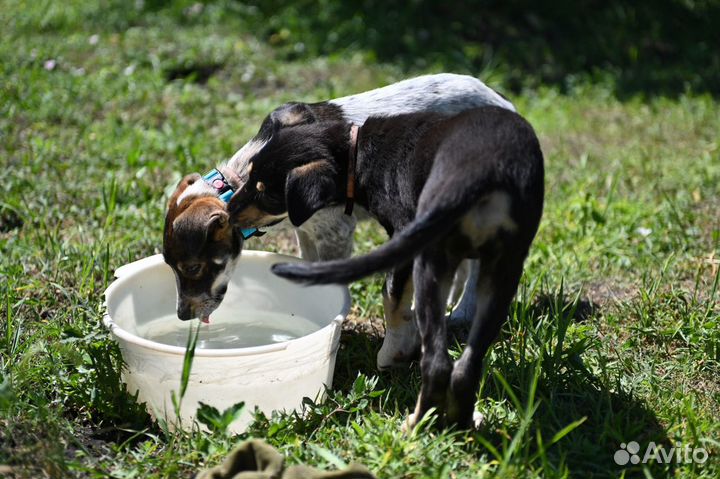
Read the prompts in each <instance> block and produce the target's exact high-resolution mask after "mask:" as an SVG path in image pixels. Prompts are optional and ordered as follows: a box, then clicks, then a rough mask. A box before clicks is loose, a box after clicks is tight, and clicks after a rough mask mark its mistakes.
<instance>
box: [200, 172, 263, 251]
mask: <svg viewBox="0 0 720 479" xmlns="http://www.w3.org/2000/svg"><path fill="white" fill-rule="evenodd" d="M203 180H205V183H207V184H208V185H210V186H212V187H213V189H214V190H215V193H216V194H217V197H218V198H220V199H221V200H222V201H223V202H225V203H230V198H232V195H233V193H234V192H235V190H234V189H233V187H232V186H230V183H228V181H227V180H226V179H225V176H223V174H222V173H220V170H218V169H217V168H215V169H213V170H212V171H211V172H210V173H208V174H206V175H205V176H203ZM240 232H241V233H242V236H243V239H248V238H252V237H253V236H262V235H264V234H265V233H264V232H262V231H260V230H258V229H257V228H248V229H241V230H240Z"/></svg>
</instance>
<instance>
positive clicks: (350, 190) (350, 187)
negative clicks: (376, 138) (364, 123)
mask: <svg viewBox="0 0 720 479" xmlns="http://www.w3.org/2000/svg"><path fill="white" fill-rule="evenodd" d="M359 129H360V127H359V126H357V125H352V126H351V127H350V153H349V154H348V173H347V193H346V195H345V214H346V215H348V216H350V215H352V211H353V206H354V205H355V163H356V162H357V140H358V130H359Z"/></svg>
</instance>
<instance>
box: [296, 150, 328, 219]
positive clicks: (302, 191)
mask: <svg viewBox="0 0 720 479" xmlns="http://www.w3.org/2000/svg"><path fill="white" fill-rule="evenodd" d="M335 176H336V171H335V168H334V167H333V166H332V165H331V164H330V163H328V162H327V161H324V160H318V161H314V162H312V163H308V164H306V165H303V166H298V167H297V168H294V169H292V170H290V173H288V176H287V180H286V182H285V204H286V205H287V211H288V216H289V217H290V222H291V223H292V224H293V225H294V226H300V225H301V224H303V223H304V222H305V221H307V220H308V219H309V218H310V217H311V216H312V215H313V214H314V213H315V212H316V211H317V210H319V209H320V208H324V207H326V206H328V205H329V204H330V203H331V202H332V201H333V200H334V199H335V196H336V194H337V191H336V190H337V187H336V186H335Z"/></svg>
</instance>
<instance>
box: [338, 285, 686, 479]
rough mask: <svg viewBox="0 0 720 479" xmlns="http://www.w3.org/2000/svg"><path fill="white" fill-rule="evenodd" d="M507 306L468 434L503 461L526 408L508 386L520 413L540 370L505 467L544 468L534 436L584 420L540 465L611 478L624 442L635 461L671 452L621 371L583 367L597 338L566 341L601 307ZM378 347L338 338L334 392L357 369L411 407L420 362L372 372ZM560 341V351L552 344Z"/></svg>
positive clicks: (546, 297) (357, 335) (565, 302)
mask: <svg viewBox="0 0 720 479" xmlns="http://www.w3.org/2000/svg"><path fill="white" fill-rule="evenodd" d="M513 309H514V310H513V314H514V321H513V323H515V324H511V325H509V327H508V328H506V329H505V330H504V332H503V335H502V336H503V337H502V338H501V340H500V341H499V342H498V344H496V346H495V347H494V348H493V350H492V352H491V353H490V354H489V355H488V358H486V372H485V377H484V379H483V381H482V385H481V391H480V401H481V403H480V404H481V408H482V412H483V414H484V416H485V422H484V424H483V425H482V426H481V428H480V430H478V431H477V432H476V433H473V434H477V435H479V436H480V437H481V438H483V439H484V440H486V441H488V442H489V443H490V444H491V445H492V446H493V447H495V448H496V449H497V450H498V451H500V453H501V454H503V453H504V451H507V450H508V447H509V444H510V442H511V441H512V439H513V437H514V435H515V434H516V433H517V431H518V429H519V427H520V426H519V422H520V419H519V418H520V417H521V416H522V415H523V414H524V412H525V411H524V410H522V408H521V409H518V408H517V407H515V406H513V400H512V397H511V394H510V393H509V392H508V389H507V388H508V387H509V388H510V391H512V395H514V396H516V397H517V399H518V401H519V403H520V404H521V405H523V406H522V407H523V408H527V407H528V403H529V402H530V396H531V393H530V391H531V389H532V386H531V385H532V383H533V381H534V378H535V372H536V369H537V368H538V367H539V369H540V371H539V374H538V376H537V383H536V392H535V404H537V403H539V405H538V407H537V410H536V411H535V413H534V414H533V416H532V419H531V423H530V427H529V428H528V430H527V431H526V433H525V435H524V436H523V438H522V440H521V441H520V445H519V446H518V448H517V450H516V451H515V453H514V456H513V457H511V458H509V459H508V460H507V462H510V463H511V464H512V463H517V464H518V465H520V464H523V463H526V461H531V462H534V467H543V464H542V463H541V461H542V459H541V458H540V456H537V457H535V458H534V459H532V458H533V456H534V455H536V454H540V452H539V449H540V448H539V446H538V443H537V437H538V435H540V436H541V437H542V438H543V441H544V443H545V444H547V443H549V442H550V440H551V438H553V436H554V435H555V434H557V433H558V432H560V431H561V430H562V429H563V428H565V427H566V426H568V425H570V424H572V423H573V422H575V421H578V420H582V419H583V418H584V422H582V424H580V425H579V426H578V427H577V428H576V429H574V430H573V431H572V432H570V433H569V435H568V436H566V437H564V438H563V439H561V440H559V441H558V442H557V443H556V444H554V445H552V446H551V447H549V448H548V450H547V452H546V453H544V454H545V456H546V458H547V460H548V461H549V463H550V464H551V465H552V466H544V467H558V468H560V466H561V465H563V464H564V465H566V466H567V467H568V469H569V470H570V471H572V474H573V476H577V475H580V474H587V475H589V476H590V477H616V476H617V475H619V474H620V473H621V472H622V469H623V467H621V466H620V465H618V464H616V462H615V460H614V454H615V452H616V451H618V450H620V449H621V444H627V443H628V442H629V441H636V442H638V443H639V444H640V447H641V450H640V452H639V453H638V454H639V455H640V458H642V456H643V454H644V452H645V448H646V446H647V445H648V444H649V443H650V442H651V441H652V442H655V443H657V444H658V445H660V444H662V445H665V447H666V450H667V447H671V446H672V444H671V443H670V441H669V439H668V437H667V433H666V431H665V429H664V428H663V426H662V425H661V424H660V421H659V420H658V418H657V416H656V415H655V413H654V412H653V410H652V407H651V406H649V405H648V404H646V403H645V401H643V400H642V399H639V398H637V397H635V396H634V395H633V394H632V393H629V392H627V391H626V388H625V387H624V386H623V384H622V383H621V377H620V374H618V373H617V372H614V371H610V370H609V368H608V369H604V368H602V367H601V368H600V371H599V372H597V368H595V372H591V371H590V369H588V367H586V365H585V364H584V362H583V354H584V353H586V352H587V351H588V350H589V349H591V348H594V347H597V346H598V345H597V344H596V343H595V342H594V341H595V340H586V339H583V338H573V339H567V337H565V334H566V331H567V327H568V326H569V325H570V324H572V323H583V322H588V321H592V320H593V318H597V317H598V316H599V315H601V314H602V309H601V306H599V305H597V304H595V303H593V302H592V301H590V300H588V299H586V298H579V297H574V298H571V297H568V296H566V295H565V294H563V293H558V294H537V295H536V296H535V297H534V299H533V300H532V301H531V302H529V303H528V304H520V303H516V304H515V305H514V307H513ZM549 319H552V320H553V321H550V320H549ZM518 323H519V324H518ZM538 323H541V324H540V326H539V328H536V329H534V330H533V329H531V325H537V324H538ZM538 331H540V332H539V333H538ZM561 336H562V337H565V339H563V340H559V338H560V337H561ZM568 337H569V335H568ZM518 338H524V339H518ZM543 342H545V343H543ZM381 343H382V338H381V337H380V336H379V335H368V334H364V333H362V332H358V331H354V330H349V331H344V332H343V336H342V338H341V344H342V347H341V349H340V351H339V355H338V359H337V366H336V373H335V379H336V380H335V388H336V389H338V390H341V391H347V390H349V389H350V388H351V387H352V384H353V381H354V379H355V378H356V377H357V374H358V373H359V372H360V373H363V374H365V375H366V376H369V377H372V376H378V377H379V380H378V384H377V389H384V390H386V391H389V392H388V398H389V400H390V403H391V404H392V403H394V404H395V406H396V407H397V408H398V409H399V410H401V411H402V410H411V409H412V408H413V407H414V404H415V399H416V397H417V393H418V391H419V388H420V378H419V376H420V375H419V368H418V365H417V364H412V365H411V366H410V368H409V370H396V371H390V372H382V373H379V372H378V371H377V369H376V368H375V354H376V352H377V350H378V349H379V348H380V345H381ZM558 344H561V345H560V346H559V347H558ZM503 382H505V383H506V384H507V385H508V386H505V385H503ZM473 444H475V445H474V446H468V453H469V454H474V455H477V456H478V457H479V456H481V455H483V454H487V452H488V451H487V450H486V449H485V448H484V447H482V446H480V445H479V442H473ZM528 458H531V459H528ZM625 467H627V468H628V471H627V472H628V473H629V476H628V477H631V476H633V475H634V474H635V473H637V474H641V471H642V464H640V467H638V466H637V465H633V464H628V465H627V466H625ZM648 469H649V470H650V472H652V473H653V474H656V475H657V474H659V475H660V476H662V475H664V474H668V473H672V471H671V469H672V466H671V465H670V466H668V465H658V464H649V465H648Z"/></svg>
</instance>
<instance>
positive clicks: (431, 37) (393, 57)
mask: <svg viewBox="0 0 720 479" xmlns="http://www.w3.org/2000/svg"><path fill="white" fill-rule="evenodd" d="M250 3H251V4H254V5H253V7H251V8H249V9H247V10H246V13H245V14H246V18H247V20H248V21H249V22H252V24H253V25H255V26H256V27H258V28H259V31H261V32H264V36H265V37H266V39H267V41H268V42H269V43H270V44H271V45H273V46H275V47H276V48H277V49H278V50H279V51H280V52H284V53H285V55H286V57H287V58H288V59H296V58H298V57H312V56H315V55H339V54H342V53H343V52H346V51H348V50H349V51H353V50H354V51H363V52H365V53H366V54H367V55H369V57H370V58H373V59H377V60H380V61H383V62H390V63H396V64H400V65H402V66H403V67H405V68H406V69H408V70H413V69H418V68H420V69H427V68H428V67H430V68H438V69H445V70H455V71H469V72H478V71H479V70H483V69H485V68H490V70H499V71H500V72H502V73H504V76H505V78H507V80H508V85H507V86H508V87H510V88H511V89H512V90H514V91H518V90H519V89H520V88H521V87H522V86H524V85H527V84H528V83H530V84H533V83H543V84H554V85H558V86H560V87H561V88H565V87H567V86H569V85H570V84H571V83H572V81H573V78H574V77H577V76H583V75H590V76H597V75H599V76H601V77H603V78H606V79H607V78H609V79H610V80H611V83H612V84H613V85H614V89H615V92H616V94H617V95H618V96H620V97H624V96H631V95H635V94H638V93H642V94H648V95H655V94H662V95H677V94H680V93H682V92H684V91H685V90H686V89H688V88H690V89H692V90H694V91H696V92H711V93H712V94H714V95H717V94H718V93H720V48H718V45H720V33H719V32H720V30H719V29H718V28H717V25H718V24H720V2H717V1H707V2H686V1H682V0H668V1H665V2H656V1H653V0H614V1H609V2H606V1H601V0H580V1H573V0H540V1H531V0H510V1H499V0H468V1H465V2H434V1H431V0H416V1H413V2H405V1H400V0H364V1H362V2H333V1H331V0H324V1H319V2H314V1H313V2H311V1H308V0H295V1H292V2H287V1H280V0H264V1H262V2H250ZM256 31H258V30H256Z"/></svg>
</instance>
